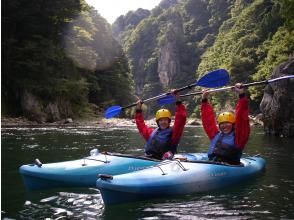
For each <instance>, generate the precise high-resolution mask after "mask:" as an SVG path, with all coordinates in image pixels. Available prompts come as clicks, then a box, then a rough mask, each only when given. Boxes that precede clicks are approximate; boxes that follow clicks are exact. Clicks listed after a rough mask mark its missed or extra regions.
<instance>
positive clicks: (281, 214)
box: [1, 127, 294, 219]
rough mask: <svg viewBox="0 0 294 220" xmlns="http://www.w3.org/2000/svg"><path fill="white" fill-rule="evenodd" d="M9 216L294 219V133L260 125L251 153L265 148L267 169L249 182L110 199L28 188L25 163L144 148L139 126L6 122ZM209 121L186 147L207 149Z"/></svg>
mask: <svg viewBox="0 0 294 220" xmlns="http://www.w3.org/2000/svg"><path fill="white" fill-rule="evenodd" d="M1 131H2V135H1V160H2V161H1V168H2V169H1V170H2V173H1V216H2V219H4V218H8V219H294V172H293V170H292V167H293V164H292V162H294V139H286V138H278V137H270V136H266V135H264V133H263V130H262V129H260V128H253V129H252V131H251V136H250V140H249V143H248V144H247V147H246V149H245V151H244V153H245V154H248V155H255V154H260V155H261V156H262V157H264V158H265V159H266V161H267V165H266V170H265V171H264V172H263V173H262V175H260V176H259V177H257V178H256V179H254V180H252V181H250V182H248V183H246V184H243V185H242V186H236V187H231V188H229V189H224V190H219V191H216V192H209V193H202V194H193V195H186V196H182V197H176V198H162V199H154V200H147V201H142V202H137V203H129V204H122V205H115V206H109V207H105V206H104V205H103V202H102V199H101V196H100V194H99V191H98V190H97V189H95V188H89V189H85V188H75V189H73V188H63V189H54V190H44V191H36V192H26V191H25V189H24V186H23V183H22V179H21V177H20V175H19V173H18V168H19V167H20V166H21V165H22V164H27V163H31V162H33V161H34V159H35V158H39V159H40V160H41V161H42V162H43V163H50V162H58V161H66V160H74V159H79V158H82V157H84V156H87V155H88V154H89V151H90V150H91V149H93V148H98V149H99V150H100V151H110V152H118V153H130V154H136V155H138V154H143V145H144V142H143V140H142V138H141V137H140V135H139V134H138V132H137V130H136V128H135V127H120V128H107V129H106V128H104V129H102V128H93V127H78V128H76V127H72V128H2V129H1ZM208 143H209V141H208V139H207V137H206V136H205V134H204V133H203V130H202V128H201V127H186V128H185V131H184V135H183V137H182V140H181V143H180V146H179V148H178V150H179V152H205V151H206V150H207V146H208Z"/></svg>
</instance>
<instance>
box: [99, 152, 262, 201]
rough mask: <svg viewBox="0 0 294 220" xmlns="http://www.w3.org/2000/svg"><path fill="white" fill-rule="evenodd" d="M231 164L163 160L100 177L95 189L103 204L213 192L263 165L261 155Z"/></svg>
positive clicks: (244, 179)
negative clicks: (137, 168)
mask: <svg viewBox="0 0 294 220" xmlns="http://www.w3.org/2000/svg"><path fill="white" fill-rule="evenodd" d="M241 162H242V165H240V166H230V165H225V164H220V163H212V162H209V161H194V162H179V161H170V162H166V161H164V162H162V163H160V164H157V165H155V166H153V167H149V168H146V169H143V170H140V171H136V172H132V173H128V174H122V175H117V176H113V177H111V178H99V179H98V180H97V188H98V189H99V190H100V192H101V194H102V198H103V201H104V203H105V204H106V205H108V204H116V203H125V202H131V201H137V200H142V199H148V198H156V197H165V196H175V195H186V194H192V193H199V192H207V191H212V190H216V189H220V188H224V187H228V186H231V185H236V184H238V183H242V182H244V181H246V180H248V179H250V178H252V177H254V176H256V175H258V174H259V173H261V171H262V170H263V169H264V167H265V160H264V159H262V158H261V157H247V158H242V159H241Z"/></svg>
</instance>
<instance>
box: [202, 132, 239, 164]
mask: <svg viewBox="0 0 294 220" xmlns="http://www.w3.org/2000/svg"><path fill="white" fill-rule="evenodd" d="M207 154H208V158H209V159H210V160H215V161H221V162H227V163H230V164H239V163H240V158H241V155H242V150H240V149H238V147H237V146H236V145H235V133H234V131H232V132H231V133H229V134H223V133H222V132H218V133H217V134H216V135H215V137H214V138H213V139H212V141H211V142H210V146H209V149H208V152H207Z"/></svg>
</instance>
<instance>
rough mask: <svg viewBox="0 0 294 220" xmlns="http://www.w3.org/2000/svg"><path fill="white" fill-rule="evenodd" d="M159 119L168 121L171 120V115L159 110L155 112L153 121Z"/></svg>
mask: <svg viewBox="0 0 294 220" xmlns="http://www.w3.org/2000/svg"><path fill="white" fill-rule="evenodd" d="M161 118H169V120H171V113H170V111H169V110H168V109H164V108H163V109H159V110H158V111H157V112H156V115H155V119H156V121H158V120H159V119H161Z"/></svg>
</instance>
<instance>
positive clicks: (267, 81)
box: [180, 75, 294, 97]
mask: <svg viewBox="0 0 294 220" xmlns="http://www.w3.org/2000/svg"><path fill="white" fill-rule="evenodd" d="M290 78H294V75H287V76H282V77H278V78H275V79H270V80H263V81H259V82H252V83H247V84H243V85H242V88H247V87H249V86H256V85H262V84H269V83H272V82H276V81H279V80H283V79H290ZM234 87H235V86H227V87H223V88H218V89H211V90H208V92H219V91H224V90H229V89H233V88H234ZM201 94H203V92H202V91H201V92H193V93H188V94H185V95H180V97H186V96H191V95H201Z"/></svg>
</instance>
